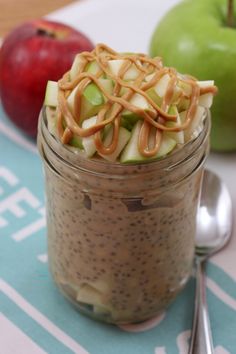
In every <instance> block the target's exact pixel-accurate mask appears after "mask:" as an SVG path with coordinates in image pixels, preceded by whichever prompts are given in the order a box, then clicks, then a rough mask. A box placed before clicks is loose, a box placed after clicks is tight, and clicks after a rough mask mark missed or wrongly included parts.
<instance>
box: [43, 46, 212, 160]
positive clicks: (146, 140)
mask: <svg viewBox="0 0 236 354" xmlns="http://www.w3.org/2000/svg"><path fill="white" fill-rule="evenodd" d="M216 92H217V88H216V86H214V82H213V81H211V80H210V81H197V79H195V78H193V77H191V76H187V75H182V74H180V73H177V72H176V70H175V69H173V68H168V67H165V66H163V64H162V62H161V61H160V58H150V57H148V56H147V55H145V54H134V53H124V54H119V53H116V52H115V51H114V50H112V49H111V48H109V47H107V46H106V45H104V44H98V45H97V46H96V48H95V49H94V50H93V51H92V52H83V53H80V54H79V55H77V56H76V57H75V59H74V62H73V64H72V67H71V69H70V71H69V72H68V73H66V74H65V75H64V76H63V77H62V79H61V80H59V81H58V83H57V82H53V81H49V82H48V85H47V89H46V95H45V101H44V103H45V105H46V106H47V107H48V108H49V109H50V110H49V109H48V112H49V113H50V118H49V117H48V129H49V130H50V132H51V134H52V135H54V136H55V137H56V138H57V139H59V140H61V142H62V143H63V144H68V145H71V146H73V149H74V148H76V149H77V150H80V151H83V152H84V155H85V156H86V157H87V158H94V157H97V158H100V159H101V158H102V159H104V160H106V161H109V162H111V163H115V162H120V163H126V164H127V163H137V162H144V161H152V160H156V159H160V158H162V157H164V156H166V155H167V154H170V153H171V151H173V150H174V149H176V148H180V147H181V146H184V144H186V143H188V141H190V140H192V139H195V138H196V137H197V136H198V135H199V134H200V133H201V131H202V129H203V124H204V117H205V115H206V109H209V108H210V107H211V105H212V103H213V96H214V94H215V93H216ZM52 113H53V114H52ZM55 127H58V129H57V128H55Z"/></svg>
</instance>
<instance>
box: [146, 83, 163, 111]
mask: <svg viewBox="0 0 236 354" xmlns="http://www.w3.org/2000/svg"><path fill="white" fill-rule="evenodd" d="M147 94H148V96H149V97H150V98H151V99H152V100H153V102H154V103H156V105H158V106H159V107H161V104H162V98H161V97H160V96H158V94H157V93H156V91H155V90H154V88H153V87H152V88H150V89H148V90H147Z"/></svg>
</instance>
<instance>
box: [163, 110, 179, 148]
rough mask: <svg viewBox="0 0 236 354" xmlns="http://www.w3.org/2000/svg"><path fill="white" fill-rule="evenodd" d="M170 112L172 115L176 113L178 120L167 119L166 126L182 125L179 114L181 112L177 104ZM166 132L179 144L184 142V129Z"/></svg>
mask: <svg viewBox="0 0 236 354" xmlns="http://www.w3.org/2000/svg"><path fill="white" fill-rule="evenodd" d="M168 113H169V114H171V115H176V116H177V120H176V122H174V121H167V122H166V126H167V127H169V128H174V127H175V126H178V125H181V119H180V116H179V112H178V109H177V107H176V106H171V107H170V108H169V111H168ZM164 134H166V135H167V136H169V137H170V138H172V139H174V140H175V141H176V143H177V144H184V132H183V130H181V131H179V132H177V131H176V132H175V131H165V132H164Z"/></svg>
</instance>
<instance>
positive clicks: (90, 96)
mask: <svg viewBox="0 0 236 354" xmlns="http://www.w3.org/2000/svg"><path fill="white" fill-rule="evenodd" d="M83 97H85V98H86V100H87V101H89V102H90V103H91V104H92V105H93V106H101V105H102V104H103V103H104V97H103V94H102V92H101V90H100V89H99V88H98V87H97V85H96V84H95V83H94V82H91V83H90V84H88V85H87V86H86V87H85V89H84V91H83Z"/></svg>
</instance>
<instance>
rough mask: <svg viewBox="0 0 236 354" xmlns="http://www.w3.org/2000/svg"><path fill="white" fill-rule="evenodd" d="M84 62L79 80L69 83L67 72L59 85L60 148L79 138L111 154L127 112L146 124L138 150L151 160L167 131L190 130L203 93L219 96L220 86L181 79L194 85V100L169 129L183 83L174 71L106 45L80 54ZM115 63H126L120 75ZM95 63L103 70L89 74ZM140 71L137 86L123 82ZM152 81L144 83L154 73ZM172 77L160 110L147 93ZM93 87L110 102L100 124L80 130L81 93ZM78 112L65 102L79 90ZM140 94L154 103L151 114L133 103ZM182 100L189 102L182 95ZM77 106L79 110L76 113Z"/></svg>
mask: <svg viewBox="0 0 236 354" xmlns="http://www.w3.org/2000/svg"><path fill="white" fill-rule="evenodd" d="M80 57H81V58H82V64H81V65H80V68H79V71H78V73H77V76H76V78H75V79H74V80H73V81H70V77H69V72H67V73H65V75H64V76H63V77H62V79H61V80H59V82H58V87H59V90H58V116H57V128H58V133H59V136H60V139H61V141H62V143H64V144H67V143H69V141H70V139H71V138H72V136H73V135H74V134H75V135H78V136H80V137H88V136H91V135H94V142H95V145H96V149H97V151H98V152H99V153H101V154H104V155H105V154H112V153H113V152H114V151H115V149H116V147H117V144H118V136H119V128H120V123H121V112H122V111H123V110H124V109H126V110H128V111H131V112H133V113H135V114H137V115H138V116H140V117H142V118H143V123H142V126H141V130H140V135H139V140H138V149H139V151H140V153H141V154H142V155H143V156H146V157H152V156H155V155H156V153H157V152H158V150H159V148H160V145H161V139H162V132H163V131H181V130H184V129H186V128H187V127H188V126H189V124H190V123H191V121H192V119H193V117H194V115H195V112H196V109H197V105H198V99H199V96H200V94H203V93H209V92H210V93H213V94H215V93H216V92H217V88H216V86H209V87H205V88H201V89H200V88H199V86H198V85H197V84H196V79H194V78H192V77H188V78H186V79H183V78H181V81H184V82H186V83H187V84H189V85H191V86H192V92H191V95H190V97H187V98H189V99H190V104H189V107H188V109H187V113H186V119H185V122H183V123H182V124H180V125H178V126H174V127H167V126H165V122H166V121H168V120H171V121H176V119H177V116H176V115H171V114H168V113H167V112H168V109H169V106H170V103H171V101H172V98H173V96H174V93H175V87H176V85H177V82H178V80H179V78H178V76H177V72H176V70H174V69H172V68H166V67H163V65H162V62H161V59H160V58H149V57H148V56H146V55H145V54H135V55H133V54H132V55H122V54H118V53H116V52H115V51H114V50H112V49H111V48H109V47H107V46H106V45H104V44H98V45H97V46H96V48H95V49H94V50H93V51H92V52H83V53H81V54H80ZM111 59H124V60H125V61H124V64H123V65H122V66H121V68H120V70H119V72H118V75H117V76H116V75H113V74H112V73H111V72H110V70H109V68H108V60H111ZM91 61H96V62H97V64H98V66H99V68H100V70H99V71H98V72H97V73H96V75H93V74H91V73H88V72H85V71H84V70H85V67H86V65H87V64H88V63H89V62H91ZM132 65H135V67H136V68H137V69H138V70H139V75H138V77H137V79H136V80H134V82H132V83H130V82H126V81H124V79H123V78H124V75H125V73H126V72H127V70H128V69H129V68H130V67H131V66H132ZM153 72H154V75H153V77H152V78H151V80H150V81H149V82H145V83H143V79H144V78H145V76H146V75H149V74H152V73H153ZM103 73H105V74H106V75H107V76H108V77H109V78H110V79H112V80H114V82H115V86H114V89H113V93H112V94H109V93H108V92H107V91H106V90H105V89H104V87H103V86H102V85H101V83H100V82H99V77H100V76H101V75H103ZM167 73H168V74H169V76H170V81H169V83H168V87H167V91H166V94H165V96H164V97H163V101H162V105H161V107H159V106H158V105H157V104H156V103H155V102H154V101H153V100H152V99H151V98H150V97H149V95H148V94H147V92H146V91H147V90H148V89H150V88H152V87H153V86H155V85H156V84H157V82H158V81H159V80H160V79H161V78H162V77H163V75H165V74H167ZM91 82H94V83H95V84H96V85H97V86H98V88H99V89H100V90H101V92H102V93H103V95H104V97H105V98H106V103H105V105H104V106H103V108H102V109H101V110H100V112H99V113H98V115H97V121H96V124H95V125H93V126H92V127H90V128H87V129H84V128H82V127H81V126H80V125H79V117H80V102H81V96H82V93H83V90H84V89H85V88H86V86H87V85H88V84H89V83H91ZM76 86H78V88H77V91H76V98H75V107H77V109H76V111H75V114H74V115H73V114H72V113H71V111H70V109H69V107H68V104H67V97H68V95H69V94H70V93H71V91H72V90H73V89H74V88H75V87H76ZM122 87H125V88H126V89H127V90H126V92H125V93H124V94H123V95H122V96H120V91H121V89H122ZM135 93H137V94H139V95H142V96H143V97H144V98H145V99H146V101H147V102H148V103H149V104H150V109H149V110H143V109H141V108H138V107H136V106H134V105H133V104H131V103H130V102H129V101H130V99H131V98H132V96H133V95H134V94H135ZM180 95H182V96H184V97H186V96H185V95H184V93H183V92H181V93H180ZM78 107H79V109H78ZM63 118H64V119H65V122H66V125H67V126H66V128H64V127H63ZM108 124H112V126H113V137H112V141H111V143H110V145H109V146H105V145H104V144H103V141H102V136H101V132H102V130H103V128H104V127H105V126H106V125H108ZM153 129H155V141H154V142H153V144H152V146H150V134H151V133H153Z"/></svg>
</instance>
